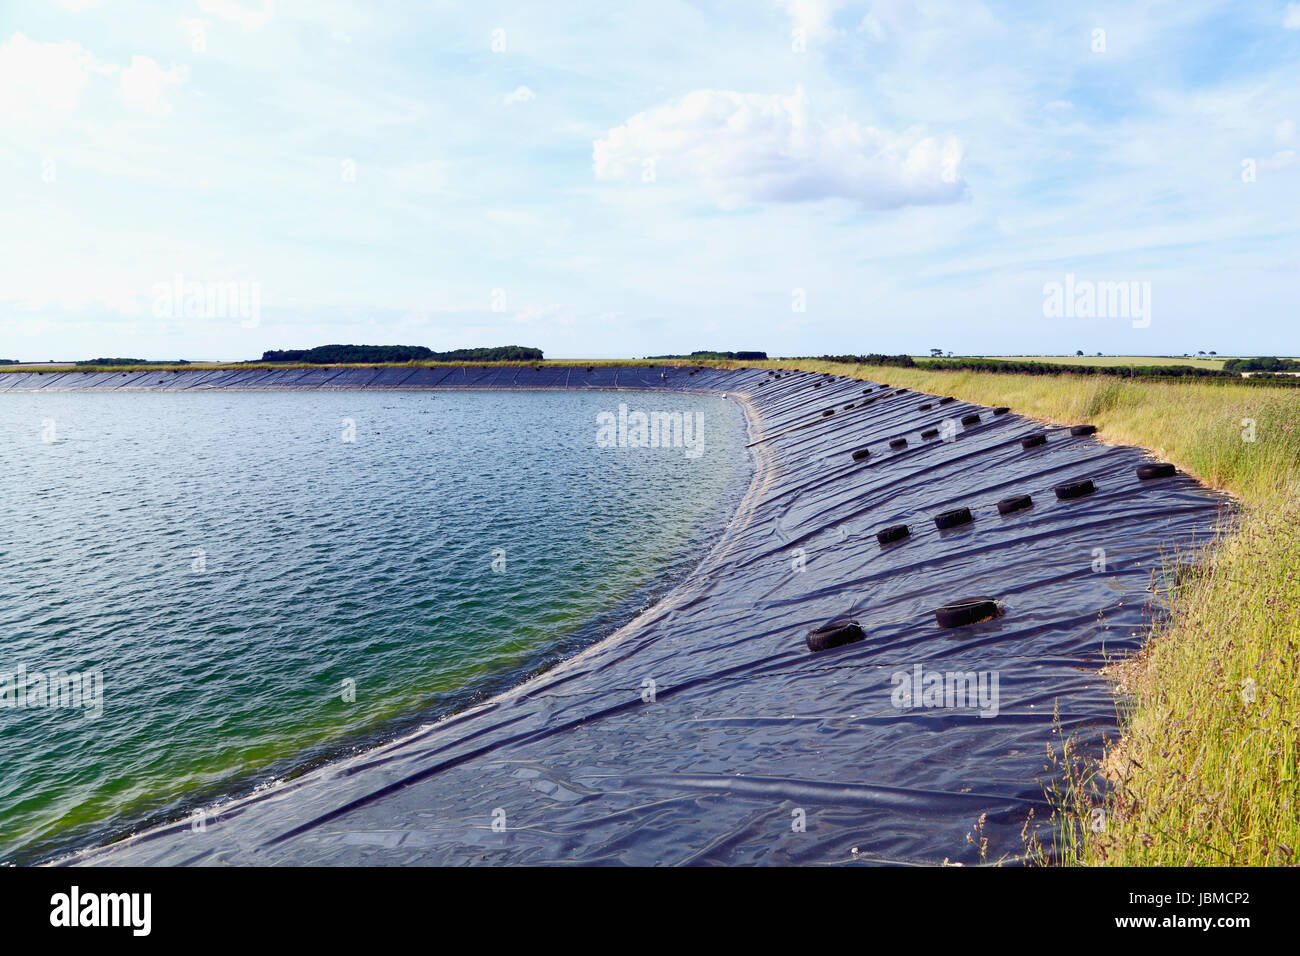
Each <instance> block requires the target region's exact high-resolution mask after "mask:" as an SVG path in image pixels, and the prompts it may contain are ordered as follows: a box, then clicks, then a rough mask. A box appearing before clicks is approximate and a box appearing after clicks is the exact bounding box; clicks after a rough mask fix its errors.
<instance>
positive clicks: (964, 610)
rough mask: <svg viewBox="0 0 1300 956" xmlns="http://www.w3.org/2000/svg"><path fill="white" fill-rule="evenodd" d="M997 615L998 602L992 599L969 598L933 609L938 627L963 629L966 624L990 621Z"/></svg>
mask: <svg viewBox="0 0 1300 956" xmlns="http://www.w3.org/2000/svg"><path fill="white" fill-rule="evenodd" d="M999 613H1000V612H999V611H998V602H997V601H995V600H993V598H991V597H971V598H962V599H961V600H960V601H953V602H952V603H951V604H945V605H944V606H943V607H940V608H935V611H934V617H935V620H936V621H938V622H939V626H940V627H965V626H966V625H968V624H979V623H980V622H981V621H991V620H993V619H994V618H995V617H998V615H999Z"/></svg>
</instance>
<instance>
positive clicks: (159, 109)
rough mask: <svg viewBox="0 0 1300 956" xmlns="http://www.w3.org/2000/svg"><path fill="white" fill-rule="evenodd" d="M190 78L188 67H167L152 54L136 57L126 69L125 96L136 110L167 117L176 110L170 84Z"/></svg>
mask: <svg viewBox="0 0 1300 956" xmlns="http://www.w3.org/2000/svg"><path fill="white" fill-rule="evenodd" d="M187 79H189V68H188V67H184V66H172V67H171V68H170V69H167V70H164V69H163V68H162V67H160V66H159V65H158V64H157V63H155V62H154V61H153V60H152V59H151V58H150V57H147V56H134V57H132V58H131V65H130V66H128V67H127V68H126V69H124V70H123V71H122V99H123V100H124V101H125V102H126V104H127V105H128V106H130V107H132V108H134V109H138V110H141V111H143V112H145V113H152V114H154V115H155V116H164V115H166V114H168V113H170V112H171V111H172V107H171V104H170V103H169V102H167V97H166V87H168V86H177V85H179V84H181V83H184V82H185V81H186V80H187Z"/></svg>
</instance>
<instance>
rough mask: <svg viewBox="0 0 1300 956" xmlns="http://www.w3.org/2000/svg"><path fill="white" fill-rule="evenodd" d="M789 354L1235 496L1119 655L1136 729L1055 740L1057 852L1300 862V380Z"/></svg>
mask: <svg viewBox="0 0 1300 956" xmlns="http://www.w3.org/2000/svg"><path fill="white" fill-rule="evenodd" d="M724 364H739V363H724ZM763 364H776V363H763ZM780 364H782V365H788V366H793V367H799V368H803V369H806V370H809V371H819V372H821V371H824V372H831V373H834V374H839V375H851V376H856V377H859V378H866V379H871V380H874V381H884V382H888V383H889V384H891V385H898V386H905V387H907V388H912V389H917V390H920V391H926V392H932V393H937V394H946V395H954V396H956V397H958V398H961V399H965V400H967V401H971V402H978V403H981V404H986V405H1008V406H1010V407H1011V408H1012V409H1014V410H1015V411H1016V412H1018V413H1020V414H1022V415H1027V416H1030V417H1034V418H1038V419H1041V420H1043V421H1049V422H1055V423H1058V424H1077V423H1081V422H1091V423H1093V424H1095V425H1097V426H1098V427H1099V429H1100V432H1099V435H1098V437H1099V439H1101V440H1102V441H1106V442H1113V443H1118V444H1128V445H1138V446H1142V447H1144V448H1148V449H1150V450H1151V451H1153V452H1154V453H1155V454H1156V455H1157V456H1158V457H1159V458H1161V459H1163V460H1166V461H1171V462H1173V463H1175V464H1176V465H1178V467H1180V468H1182V469H1183V470H1185V471H1187V472H1188V473H1190V474H1192V475H1194V476H1196V477H1197V478H1199V479H1200V480H1201V481H1203V482H1204V483H1205V484H1207V485H1209V486H1211V487H1213V488H1217V489H1220V490H1223V491H1225V492H1228V493H1230V494H1232V495H1233V496H1234V497H1236V498H1237V499H1238V500H1239V501H1240V502H1241V505H1242V511H1241V515H1240V519H1239V521H1238V522H1237V524H1236V527H1235V528H1233V529H1231V533H1228V534H1225V535H1224V537H1223V539H1222V540H1221V541H1219V542H1217V543H1216V545H1215V546H1213V547H1210V548H1207V549H1206V550H1205V551H1204V552H1202V553H1200V554H1183V555H1170V556H1169V560H1170V562H1171V570H1176V571H1177V573H1176V574H1175V575H1174V579H1175V580H1176V581H1177V582H1178V583H1177V584H1176V585H1175V587H1174V588H1173V589H1172V591H1171V592H1170V593H1169V594H1168V595H1167V596H1168V598H1169V602H1170V615H1169V618H1168V620H1167V621H1166V622H1165V623H1163V624H1162V625H1160V626H1159V627H1158V628H1157V630H1156V631H1155V632H1154V633H1153V634H1152V635H1151V636H1150V638H1149V640H1148V642H1147V646H1146V648H1145V649H1144V651H1143V653H1142V654H1141V655H1139V656H1137V657H1135V658H1132V659H1130V660H1128V661H1125V662H1116V664H1115V665H1114V666H1111V667H1108V668H1107V670H1106V673H1107V675H1108V676H1109V677H1111V678H1112V679H1113V680H1115V682H1116V684H1115V686H1116V691H1117V706H1118V707H1119V708H1120V725H1121V730H1122V732H1123V733H1124V738H1123V739H1122V740H1121V741H1119V742H1116V743H1115V744H1114V745H1113V746H1112V747H1111V748H1110V750H1109V753H1108V754H1107V756H1106V759H1105V760H1104V761H1103V762H1102V763H1101V764H1098V763H1096V762H1093V761H1089V760H1086V759H1084V758H1082V757H1080V756H1079V755H1078V754H1077V753H1075V752H1074V751H1073V749H1072V748H1071V746H1070V743H1069V741H1061V742H1060V745H1059V746H1058V747H1056V748H1055V749H1054V752H1053V753H1052V754H1051V755H1050V759H1051V760H1052V761H1053V762H1055V763H1056V765H1057V766H1058V768H1062V769H1068V771H1069V773H1068V777H1067V780H1066V783H1065V784H1064V785H1063V786H1062V787H1061V788H1060V789H1059V790H1058V792H1057V793H1056V794H1055V801H1056V804H1057V806H1058V811H1057V814H1056V819H1055V820H1054V821H1053V822H1054V824H1055V827H1056V832H1057V834H1058V839H1057V841H1056V844H1057V845H1056V856H1055V858H1056V859H1059V860H1060V861H1062V862H1066V863H1078V864H1118V865H1174V866H1182V865H1285V864H1291V863H1296V862H1300V860H1297V859H1296V857H1295V853H1296V850H1297V848H1298V847H1300V776H1297V772H1298V771H1300V766H1298V765H1300V533H1298V532H1297V529H1298V528H1300V392H1297V391H1295V390H1292V389H1282V388H1271V387H1249V386H1245V385H1237V384H1234V383H1232V382H1230V381H1229V382H1226V383H1217V384H1208V383H1199V382H1173V383H1167V382H1143V381H1134V380H1128V379H1124V380H1117V379H1112V378H1105V379H1099V378H1094V377H1085V376H1060V377H1057V376H1052V377H1046V378H1045V377H1042V376H1028V375H1008V374H991V373H986V372H941V371H924V370H920V369H906V368H879V367H877V368H872V367H868V366H847V365H836V364H832V363H827V362H813V361H810V362H790V363H780ZM1045 756H1048V755H1045ZM1103 776H1104V777H1105V778H1106V779H1107V780H1108V781H1109V784H1110V785H1109V786H1106V787H1102V786H1101V785H1100V784H1101V780H1102V778H1103ZM1097 810H1100V811H1101V812H1102V813H1104V816H1103V815H1101V814H1100V813H1097V812H1095V811H1097ZM1096 821H1101V825H1100V826H1097V827H1096V828H1095V829H1094V824H1095V823H1096ZM1033 849H1034V848H1031V850H1033ZM1044 849H1046V848H1044ZM1044 858H1046V855H1045V857H1044Z"/></svg>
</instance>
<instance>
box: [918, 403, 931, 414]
mask: <svg viewBox="0 0 1300 956" xmlns="http://www.w3.org/2000/svg"><path fill="white" fill-rule="evenodd" d="M917 407H918V408H919V409H920V410H921V411H923V412H928V411H929V410H930V409H931V408H933V407H934V406H933V405H931V404H930V403H929V402H926V403H925V404H924V405H918V406H917Z"/></svg>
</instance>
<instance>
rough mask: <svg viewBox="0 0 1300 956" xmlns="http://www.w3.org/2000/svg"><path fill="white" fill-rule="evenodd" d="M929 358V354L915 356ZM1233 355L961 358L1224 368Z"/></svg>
mask: <svg viewBox="0 0 1300 956" xmlns="http://www.w3.org/2000/svg"><path fill="white" fill-rule="evenodd" d="M915 357H916V358H922V357H924V358H929V356H915ZM1231 357H1232V356H1213V357H1209V356H1195V355H1194V356H1187V357H1184V356H1181V355H963V356H961V358H991V359H1002V360H1004V361H1007V362H1049V363H1051V364H1053V365H1191V366H1194V367H1196V368H1212V369H1220V368H1223V363H1224V362H1226V361H1227V360H1228V359H1229V358H1231Z"/></svg>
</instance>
